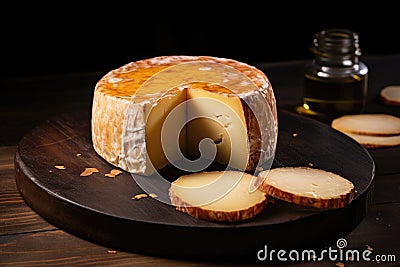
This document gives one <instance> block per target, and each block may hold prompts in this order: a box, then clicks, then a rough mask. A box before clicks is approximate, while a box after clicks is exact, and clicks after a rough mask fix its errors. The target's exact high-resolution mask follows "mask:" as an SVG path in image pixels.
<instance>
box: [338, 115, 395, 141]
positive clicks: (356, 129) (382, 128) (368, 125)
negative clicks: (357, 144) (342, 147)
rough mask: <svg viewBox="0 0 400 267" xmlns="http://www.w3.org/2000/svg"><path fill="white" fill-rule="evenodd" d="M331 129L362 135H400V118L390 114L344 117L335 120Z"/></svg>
mask: <svg viewBox="0 0 400 267" xmlns="http://www.w3.org/2000/svg"><path fill="white" fill-rule="evenodd" d="M331 127H332V128H334V129H336V130H338V131H341V132H346V133H353V134H360V135H373V136H390V135H399V134H400V118H398V117H396V116H393V115H390V114H353V115H344V116H341V117H339V118H336V119H334V120H333V121H332V123H331Z"/></svg>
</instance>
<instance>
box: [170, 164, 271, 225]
mask: <svg viewBox="0 0 400 267" xmlns="http://www.w3.org/2000/svg"><path fill="white" fill-rule="evenodd" d="M254 179H257V177H255V176H253V175H251V174H247V173H244V172H239V171H224V172H223V171H211V172H200V173H193V174H188V175H183V176H181V177H179V178H178V179H177V180H175V181H174V182H172V183H171V187H170V190H169V194H170V199H171V204H172V205H174V206H176V209H177V210H179V211H182V212H184V213H187V214H189V215H191V216H193V217H195V218H198V219H203V220H208V221H220V222H237V221H242V220H246V219H250V218H253V217H254V216H256V215H257V214H259V213H260V212H261V211H262V210H263V209H264V208H265V206H266V204H267V200H268V198H267V195H266V194H265V193H263V192H261V191H260V190H257V189H255V190H252V186H251V185H252V183H253V182H254Z"/></svg>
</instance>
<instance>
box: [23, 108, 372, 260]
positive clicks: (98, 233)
mask: <svg viewBox="0 0 400 267" xmlns="http://www.w3.org/2000/svg"><path fill="white" fill-rule="evenodd" d="M294 134H295V135H294ZM55 165H63V166H65V169H63V170H60V169H57V168H55V167H54V166H55ZM310 165H312V166H313V167H315V168H322V169H325V170H328V171H332V172H335V173H338V174H340V175H342V176H344V177H346V178H348V179H349V180H351V181H352V182H353V183H354V184H355V189H356V194H355V199H354V200H353V202H352V203H351V204H349V205H348V206H346V207H345V208H342V209H337V210H326V211H319V210H315V209H310V208H305V207H300V206H296V205H293V204H288V203H284V202H281V201H276V202H275V204H269V205H268V206H267V207H266V209H265V210H264V211H263V212H262V213H261V214H259V215H257V216H256V217H255V218H253V219H250V220H248V221H243V222H240V223H215V222H207V221H202V220H197V219H195V218H192V217H190V216H189V215H187V214H184V213H181V212H179V211H176V210H175V208H174V207H173V206H171V205H168V204H166V203H163V202H160V201H158V200H157V199H153V198H150V197H148V198H144V199H141V200H133V199H132V197H133V196H134V195H136V194H139V193H143V190H142V188H140V187H139V186H138V184H136V182H135V180H134V179H133V177H132V176H131V174H130V173H128V172H123V174H121V175H118V176H117V177H116V178H114V179H112V178H108V177H106V176H105V175H104V174H105V173H108V172H109V171H110V170H111V169H113V168H114V166H112V165H110V164H109V163H107V162H106V161H105V160H103V159H102V158H101V157H99V156H98V155H97V154H96V153H95V151H94V150H93V147H92V143H91V134H90V114H87V113H80V112H76V113H68V114H60V115H58V116H56V117H53V118H50V119H49V120H47V121H45V122H44V123H42V124H41V125H38V126H37V127H36V128H34V129H33V130H31V131H30V132H29V133H27V134H26V135H25V136H24V138H23V139H22V140H21V141H20V143H19V145H18V149H17V152H16V154H15V172H16V183H17V186H18V189H19V190H20V193H21V195H22V196H23V197H24V199H25V201H26V202H27V203H28V204H29V205H30V206H31V207H32V208H33V209H34V210H35V211H36V212H37V213H39V214H40V215H41V216H42V217H44V218H45V219H47V220H48V221H49V222H51V223H53V224H55V225H56V226H58V227H60V228H62V229H64V230H66V231H69V232H70V233H73V234H75V235H77V236H79V237H82V238H84V239H87V240H89V241H92V242H96V243H99V244H101V245H104V246H107V247H110V248H113V249H118V250H125V251H130V252H135V253H142V254H147V255H156V256H165V257H184V258H189V257H190V258H199V259H201V258H202V259H218V258H220V259H225V260H226V259H228V258H232V259H237V258H247V257H249V258H253V259H254V258H255V257H256V255H257V252H258V251H259V250H260V249H263V248H264V246H265V245H267V246H268V248H270V249H279V248H284V249H294V248H308V249H310V248H316V249H317V248H323V247H325V246H328V245H331V244H334V242H335V241H336V240H337V239H338V238H340V237H344V236H345V235H346V234H348V233H349V232H350V231H352V230H353V229H354V228H355V227H356V226H357V225H358V224H359V223H360V222H361V221H362V220H363V218H364V217H365V214H366V212H367V206H368V205H367V204H368V201H369V197H368V196H369V192H370V188H371V185H372V184H373V178H374V172H375V165H374V162H373V160H372V158H371V156H370V155H369V153H368V152H367V151H366V150H365V149H364V148H363V147H361V146H360V145H359V144H358V143H356V142H355V141H353V140H352V139H350V138H348V137H347V136H345V135H343V134H342V133H340V132H338V131H335V130H333V129H331V128H330V127H329V126H327V125H325V124H322V123H319V122H317V121H314V120H312V119H308V118H304V117H301V116H299V115H296V114H293V113H290V112H288V111H284V110H279V135H278V145H277V151H276V156H275V160H274V162H273V167H278V166H310ZM86 167H95V168H97V169H98V170H99V172H98V173H94V174H92V175H91V176H88V177H81V176H80V173H81V172H82V171H83V170H84V169H85V168H86ZM168 173H170V174H171V177H172V178H171V179H173V176H176V175H177V172H176V171H174V170H173V169H172V168H169V167H167V168H166V169H164V170H163V174H164V175H168Z"/></svg>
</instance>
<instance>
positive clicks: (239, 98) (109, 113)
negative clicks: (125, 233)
mask: <svg viewBox="0 0 400 267" xmlns="http://www.w3.org/2000/svg"><path fill="white" fill-rule="evenodd" d="M91 131H92V142H93V147H94V149H95V151H96V152H97V153H98V154H99V155H100V156H101V157H102V158H104V159H105V160H106V161H107V162H109V163H111V164H113V165H115V166H117V167H120V168H121V169H124V170H126V171H129V172H131V173H135V174H140V175H145V176H148V175H151V174H153V173H154V172H156V171H157V170H159V169H162V168H164V167H165V166H167V165H168V164H170V163H173V162H177V161H179V160H180V159H181V158H182V157H184V158H188V159H190V158H196V157H199V156H203V154H202V153H203V152H204V151H205V152H207V151H208V150H209V149H205V150H204V151H202V149H201V148H202V146H201V145H202V141H203V140H208V145H210V144H211V145H212V146H213V149H214V150H215V151H214V152H215V153H214V152H213V151H211V150H210V151H211V152H210V153H204V157H205V158H209V157H214V158H210V160H215V161H217V162H219V163H221V164H226V165H229V166H231V167H233V168H237V169H240V170H253V169H255V168H256V167H257V165H261V164H263V163H264V162H267V161H268V160H270V159H271V158H272V157H273V156H274V153H275V147H276V142H277V134H278V119H277V108H276V100H275V96H274V92H273V90H272V86H271V83H270V81H269V80H268V78H267V77H266V75H265V74H264V73H263V72H262V71H261V70H259V69H257V68H256V67H254V66H251V65H248V64H246V63H242V62H238V61H235V60H232V59H226V58H217V57H210V56H160V57H155V58H149V59H143V60H139V61H135V62H131V63H128V64H126V65H124V66H121V67H119V68H117V69H114V70H111V71H110V72H108V73H107V74H105V75H104V76H103V77H102V78H101V79H100V80H99V81H98V82H97V84H96V87H95V90H94V97H93V105H92V119H91ZM205 143H207V142H205ZM233 144H234V145H233ZM208 147H209V146H208ZM187 162H188V161H187ZM187 162H186V163H187ZM191 170H192V169H191Z"/></svg>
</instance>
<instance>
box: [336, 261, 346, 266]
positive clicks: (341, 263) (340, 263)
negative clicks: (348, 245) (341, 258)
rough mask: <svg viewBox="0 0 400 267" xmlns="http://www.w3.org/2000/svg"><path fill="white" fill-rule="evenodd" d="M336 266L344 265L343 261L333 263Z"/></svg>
mask: <svg viewBox="0 0 400 267" xmlns="http://www.w3.org/2000/svg"><path fill="white" fill-rule="evenodd" d="M335 266H336V267H344V263H343V262H337V263H336V264H335Z"/></svg>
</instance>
